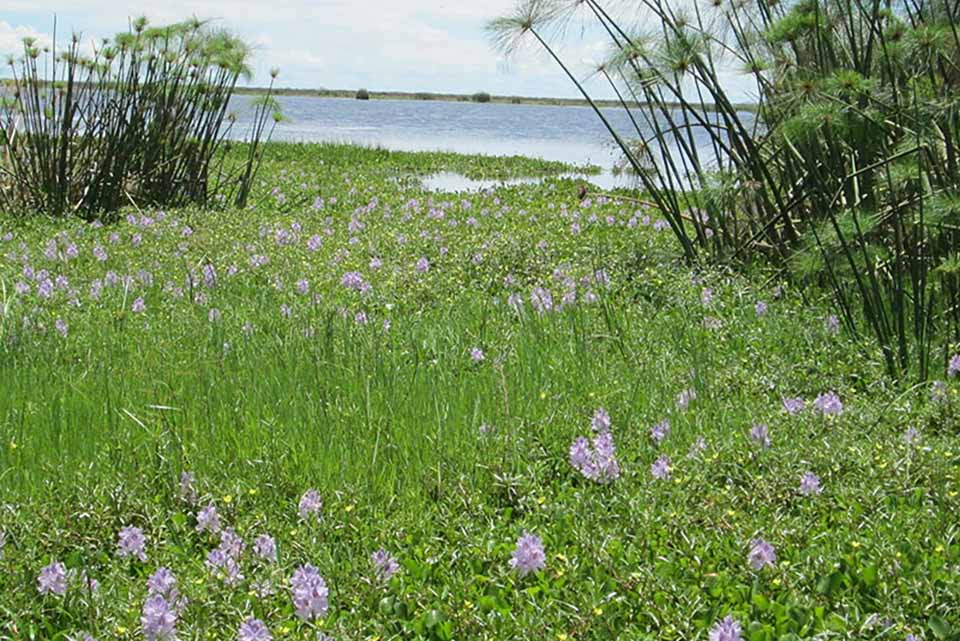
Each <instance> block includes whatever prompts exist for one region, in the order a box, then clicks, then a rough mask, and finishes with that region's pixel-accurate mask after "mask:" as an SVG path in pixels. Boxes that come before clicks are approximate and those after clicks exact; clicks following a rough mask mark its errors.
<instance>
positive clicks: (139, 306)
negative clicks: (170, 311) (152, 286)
mask: <svg viewBox="0 0 960 641" xmlns="http://www.w3.org/2000/svg"><path fill="white" fill-rule="evenodd" d="M130 311H132V312H133V313H134V314H142V313H143V312H145V311H147V304H146V303H145V302H144V300H143V297H138V298H137V299H136V300H135V301H133V305H131V306H130Z"/></svg>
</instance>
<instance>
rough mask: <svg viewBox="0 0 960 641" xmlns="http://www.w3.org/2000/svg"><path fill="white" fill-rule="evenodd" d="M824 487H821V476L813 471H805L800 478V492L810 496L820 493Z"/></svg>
mask: <svg viewBox="0 0 960 641" xmlns="http://www.w3.org/2000/svg"><path fill="white" fill-rule="evenodd" d="M822 491H823V489H822V488H821V487H820V477H818V476H817V475H816V474H814V473H813V472H805V473H804V475H803V476H802V477H801V478H800V494H803V495H804V496H810V495H812V494H820V492H822Z"/></svg>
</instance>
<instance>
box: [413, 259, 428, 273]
mask: <svg viewBox="0 0 960 641" xmlns="http://www.w3.org/2000/svg"><path fill="white" fill-rule="evenodd" d="M416 267H417V272H418V273H421V274H426V273H427V272H428V271H430V261H429V260H427V259H426V258H425V257H421V258H420V260H418V261H417V266H416Z"/></svg>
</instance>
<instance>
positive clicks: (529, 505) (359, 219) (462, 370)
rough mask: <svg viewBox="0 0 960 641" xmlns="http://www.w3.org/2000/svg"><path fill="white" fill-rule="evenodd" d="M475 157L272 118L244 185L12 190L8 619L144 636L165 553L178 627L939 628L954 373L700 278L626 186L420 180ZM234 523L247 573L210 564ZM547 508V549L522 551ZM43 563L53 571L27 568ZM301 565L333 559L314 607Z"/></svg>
mask: <svg viewBox="0 0 960 641" xmlns="http://www.w3.org/2000/svg"><path fill="white" fill-rule="evenodd" d="M486 163H487V161H486V160H484V159H482V158H470V157H456V156H451V155H430V154H400V153H391V152H386V151H382V150H373V149H363V148H357V147H347V146H333V145H273V146H272V147H270V148H269V151H268V152H267V154H266V156H265V160H264V165H263V170H262V173H261V175H260V178H259V180H258V185H257V188H256V191H255V195H254V197H253V199H252V201H251V205H250V206H249V209H248V210H243V211H240V210H236V209H233V208H226V209H224V210H222V211H204V212H202V213H201V212H200V211H197V210H194V209H190V208H187V209H179V210H170V211H157V210H149V211H138V210H136V209H133V208H129V209H127V210H125V211H124V216H123V219H122V220H121V221H120V222H118V223H116V224H113V225H99V224H98V223H95V222H94V223H86V222H82V221H77V222H74V223H63V222H59V221H57V222H54V221H48V220H42V219H35V220H31V221H30V222H29V223H23V222H21V221H16V220H14V219H12V218H7V219H4V222H3V232H2V233H0V238H2V239H3V240H2V243H3V244H2V252H3V258H4V260H3V263H2V270H0V282H2V283H3V291H4V297H3V312H4V313H3V316H2V325H0V328H2V330H0V331H2V338H3V340H2V342H0V345H2V347H0V350H2V351H0V357H2V358H0V380H3V381H4V383H3V385H2V386H0V408H2V416H0V421H2V422H0V429H2V441H3V447H2V448H0V469H2V470H3V479H4V482H3V495H4V509H3V512H2V513H0V529H2V531H3V533H4V541H5V544H4V547H3V558H2V560H0V567H2V569H3V573H2V578H0V593H2V594H3V599H2V606H0V607H2V611H3V617H4V623H3V628H2V634H4V635H5V636H7V637H10V638H17V639H19V638H64V636H65V635H69V636H71V637H75V636H76V635H77V634H78V633H81V632H83V633H89V634H91V635H93V636H94V637H95V638H118V639H127V638H130V639H133V638H141V637H142V633H141V629H142V627H143V626H142V622H141V616H142V614H143V609H142V606H143V604H144V600H145V598H147V596H148V590H149V589H148V587H147V579H148V578H149V577H150V576H151V575H152V574H153V573H154V572H156V571H157V569H158V568H162V567H165V568H169V569H170V570H172V571H173V572H174V573H175V575H176V579H177V586H178V588H177V589H178V590H179V594H180V595H182V597H184V598H185V599H186V601H185V605H184V607H183V608H182V610H178V611H177V612H178V615H177V622H176V623H177V633H178V636H179V637H180V638H233V637H234V635H235V634H236V630H237V629H238V627H239V626H240V625H241V623H242V622H243V621H244V620H245V619H247V618H249V617H256V618H257V619H258V620H260V621H263V622H264V623H265V625H267V626H268V628H269V631H270V632H271V633H272V635H273V636H274V638H304V637H305V636H307V637H311V638H312V637H314V636H317V635H318V634H324V635H328V636H331V637H333V638H343V639H370V638H380V639H389V638H433V639H452V638H477V639H480V638H489V639H503V638H529V639H543V638H555V639H609V638H675V639H679V638H703V637H705V636H706V634H707V631H708V630H709V629H710V628H711V627H712V626H714V624H715V622H716V621H717V620H719V619H721V618H723V617H725V616H727V615H734V616H735V617H736V618H737V620H739V621H742V622H743V628H744V634H745V635H748V637H747V638H751V639H782V638H809V637H811V636H813V635H816V634H824V635H828V636H829V637H835V638H901V637H902V636H904V635H905V634H906V633H908V632H911V631H913V632H916V633H925V634H926V635H927V636H930V638H939V637H934V636H931V635H933V634H934V632H933V630H935V629H944V628H945V627H946V629H949V627H948V626H950V625H951V624H950V623H949V622H950V621H955V620H956V618H957V615H958V612H957V609H956V608H957V606H956V600H955V598H954V596H955V595H956V594H957V589H958V584H957V582H958V575H957V573H956V569H955V568H956V564H957V562H958V556H960V546H958V543H957V541H956V536H957V532H956V505H957V499H956V496H957V491H958V490H960V481H958V478H957V463H958V461H960V446H958V443H957V440H956V436H955V433H956V432H955V430H956V417H955V410H954V408H955V406H956V403H957V399H956V386H955V384H954V383H953V381H952V380H949V381H948V382H947V383H946V384H944V385H942V386H938V387H937V388H936V390H935V391H936V394H934V395H931V388H930V386H926V385H925V386H921V387H917V388H914V389H911V390H907V391H902V390H899V389H896V388H895V387H894V384H893V382H892V381H890V380H888V379H887V378H886V375H885V373H884V368H883V363H882V358H881V357H880V355H879V353H871V352H870V351H865V350H864V349H862V348H861V347H860V346H858V345H857V344H855V343H853V342H851V341H850V340H849V339H847V338H845V337H844V336H843V335H842V334H838V333H837V332H836V331H835V328H834V327H833V326H832V324H831V321H830V318H829V310H828V309H821V308H818V307H816V306H810V305H807V304H803V303H802V302H801V300H800V297H799V296H797V295H796V293H795V292H793V291H791V290H790V288H783V287H779V286H778V284H777V283H771V282H768V281H767V280H766V279H764V278H763V275H762V274H758V276H757V278H745V277H739V276H734V275H731V274H729V273H725V272H722V271H721V272H712V271H701V272H691V271H690V269H689V268H687V267H685V266H684V265H683V264H682V263H681V262H679V261H678V258H677V248H676V246H675V241H674V240H673V238H672V236H671V235H670V234H669V231H668V230H666V229H665V226H664V225H663V223H662V221H660V220H659V219H658V217H657V215H656V213H655V212H653V211H649V210H647V209H645V208H643V207H640V208H638V207H637V206H636V205H631V204H630V203H628V202H627V201H620V200H617V198H616V197H611V198H605V197H602V196H601V197H588V198H586V199H584V200H581V199H580V197H579V195H578V185H577V184H576V183H573V182H570V181H556V180H551V179H547V180H546V181H545V182H543V183H542V184H538V185H527V186H519V187H511V188H509V189H502V190H496V191H487V192H477V193H464V194H431V193H424V192H422V191H421V190H420V189H419V188H418V187H417V186H416V185H414V184H413V183H412V182H411V181H410V177H411V176H413V175H414V174H416V172H417V167H421V168H423V170H424V171H428V170H433V169H434V168H435V167H436V166H437V165H438V164H441V165H443V166H445V167H447V168H448V169H452V170H460V171H475V172H480V175H483V172H482V171H481V170H480V169H478V168H480V167H483V166H485V164H486ZM549 169H550V167H539V168H538V167H537V163H531V162H530V161H519V160H517V161H509V160H502V161H498V169H497V171H498V172H506V174H508V175H517V174H523V173H529V172H537V171H541V172H542V171H546V170H549ZM398 177H407V180H398V179H397V178H398ZM833 394H835V395H836V397H833V396H831V395H833ZM797 399H803V402H800V401H798V400H797ZM601 408H603V411H601ZM605 416H607V417H609V418H608V419H607V418H605ZM607 421H608V424H609V428H605V427H604V425H605V424H607ZM664 421H666V422H664ZM760 425H764V426H766V428H765V429H763V428H758V427H757V426H760ZM604 429H608V430H609V432H608V433H609V434H611V435H612V438H613V442H614V443H615V458H616V465H617V469H616V470H613V469H611V468H609V467H608V468H605V470H606V471H604V472H602V473H600V474H596V473H594V474H592V478H588V475H587V474H586V473H585V472H584V471H583V470H584V468H583V466H582V465H581V466H580V468H577V467H575V466H574V465H572V464H571V461H570V459H571V454H572V452H571V447H572V444H575V442H576V439H578V438H579V437H583V436H585V437H587V438H588V439H594V440H595V438H596V434H598V433H602V431H603V430H604ZM596 430H600V432H597V431H596ZM601 462H602V461H601ZM590 471H591V470H589V469H587V470H586V472H590ZM613 472H615V474H614V473H613ZM608 473H609V474H608ZM808 473H809V474H813V475H815V476H816V478H817V481H818V482H817V484H816V485H811V484H810V483H811V482H810V479H809V478H808V479H807V480H806V482H805V484H804V483H802V481H803V479H804V477H805V475H806V474H808ZM185 474H186V476H184V475H185ZM311 489H315V490H317V491H318V492H319V494H320V497H321V500H322V507H320V508H319V510H318V511H316V512H313V511H309V510H308V511H303V510H300V509H298V506H300V507H303V505H304V502H303V497H304V495H305V493H307V492H308V490H311ZM306 504H307V505H306V507H307V508H309V507H310V505H311V503H310V501H309V500H308V501H306ZM209 506H214V507H215V509H216V511H217V515H218V518H219V522H220V527H222V528H223V530H222V531H220V532H217V531H214V530H212V529H207V530H204V528H203V527H202V526H200V523H201V522H203V523H205V522H206V520H205V519H206V518H207V517H209V513H207V517H200V516H198V515H200V514H201V513H202V512H203V510H204V509H205V508H209ZM129 526H133V527H136V528H140V530H142V535H143V536H144V537H145V545H144V546H143V553H144V558H145V560H141V559H139V558H137V556H136V554H127V555H124V554H122V553H121V550H123V549H126V548H124V546H123V545H121V544H120V543H119V542H118V532H120V531H121V529H122V528H125V527H129ZM198 526H200V529H201V530H204V531H198ZM227 528H230V530H229V531H230V532H235V533H236V534H237V535H238V536H239V537H240V538H241V539H243V540H244V541H246V542H247V548H245V549H244V550H243V551H242V552H239V553H238V562H239V569H237V570H236V574H230V573H229V572H226V571H225V570H223V569H222V568H220V567H218V566H216V565H215V564H213V563H212V562H211V556H210V555H211V551H215V550H216V549H218V545H223V543H222V537H223V536H224V535H223V534H222V532H223V531H227ZM525 532H529V533H531V534H533V535H535V536H537V537H539V538H540V539H541V541H542V544H543V552H544V555H545V558H544V559H543V563H542V568H541V567H539V566H537V567H536V568H535V569H533V570H532V571H530V572H529V573H528V574H526V575H522V573H521V572H518V571H517V569H516V568H513V567H511V564H510V561H511V558H512V555H513V554H514V544H515V542H516V541H517V539H518V538H519V537H520V536H521V535H523V534H524V533H525ZM264 534H266V535H269V536H271V537H273V540H275V543H276V561H275V562H274V561H270V560H267V559H265V558H261V557H260V556H258V554H257V553H256V552H255V551H254V540H255V539H256V537H259V536H261V535H264ZM760 539H762V540H763V541H765V542H768V543H769V544H770V545H771V546H772V548H773V550H775V560H770V562H769V563H766V562H762V563H760V565H759V566H757V567H754V566H753V565H751V562H752V561H753V560H754V558H753V556H751V554H752V553H753V549H754V548H755V545H756V542H757V540H760ZM381 548H382V549H383V550H385V551H386V552H387V554H389V555H390V556H391V557H392V558H393V559H395V560H396V564H397V566H398V569H396V571H395V572H387V573H386V574H389V575H390V576H389V577H387V576H385V573H384V572H383V571H382V570H378V568H379V567H380V566H378V565H377V564H375V563H373V562H372V561H371V555H373V554H374V552H377V551H378V550H380V549H381ZM133 549H134V551H135V550H136V549H137V548H136V546H134V548H133ZM761 561H763V559H761ZM55 563H62V564H63V567H64V569H65V579H64V580H65V582H66V585H65V592H64V594H62V595H58V594H57V593H56V592H55V591H47V593H46V594H40V593H39V592H38V590H37V586H38V583H37V581H38V573H40V571H41V569H43V568H45V567H48V566H50V565H51V564H55ZM306 563H310V564H312V565H313V566H314V567H316V568H318V569H319V571H320V573H321V574H322V576H323V578H324V579H325V580H326V585H327V586H328V587H329V597H328V598H329V609H325V610H324V612H323V614H322V615H321V616H317V617H316V618H310V619H308V620H304V619H302V618H300V617H298V616H297V612H296V610H295V606H294V603H293V601H292V599H291V591H290V584H289V578H290V576H291V574H292V573H293V572H294V570H295V569H296V568H298V567H299V566H301V565H302V564H306ZM91 580H93V581H96V582H97V584H98V587H97V589H96V590H93V591H91V590H90V588H89V582H90V581H91Z"/></svg>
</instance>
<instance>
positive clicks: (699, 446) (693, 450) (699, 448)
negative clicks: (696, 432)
mask: <svg viewBox="0 0 960 641" xmlns="http://www.w3.org/2000/svg"><path fill="white" fill-rule="evenodd" d="M706 451H707V441H706V439H704V438H703V437H702V436H698V437H697V440H695V441H694V442H693V445H691V446H690V452H689V453H688V454H687V458H697V457H698V456H700V455H701V454H703V453H704V452H706Z"/></svg>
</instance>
